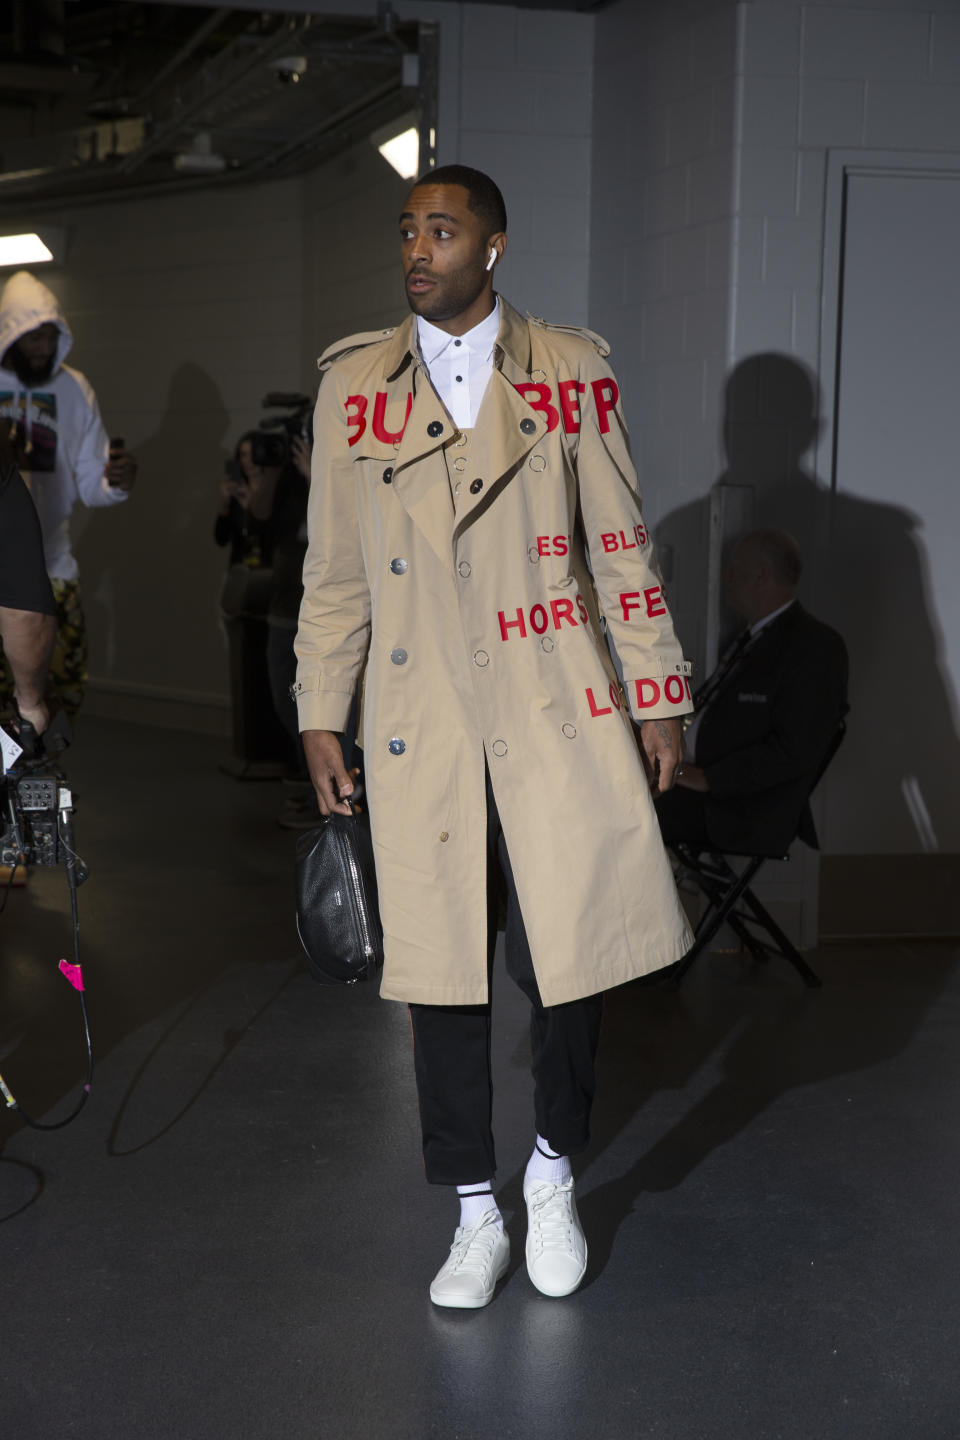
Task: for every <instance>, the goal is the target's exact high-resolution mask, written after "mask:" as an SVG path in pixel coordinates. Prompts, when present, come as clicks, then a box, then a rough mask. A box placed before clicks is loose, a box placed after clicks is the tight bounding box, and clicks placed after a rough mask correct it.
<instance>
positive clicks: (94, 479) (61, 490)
mask: <svg viewBox="0 0 960 1440" xmlns="http://www.w3.org/2000/svg"><path fill="white" fill-rule="evenodd" d="M47 324H52V325H55V326H56V327H57V331H58V336H57V349H56V354H55V356H54V360H53V366H52V369H51V371H50V373H49V374H47V375H46V376H45V377H44V378H43V379H40V378H39V377H38V378H37V381H36V388H33V386H32V385H31V382H30V381H29V380H24V379H23V378H22V377H21V376H20V375H19V374H17V373H16V372H15V371H14V370H12V369H10V368H9V367H8V366H6V365H4V364H3V358H4V356H5V355H6V354H7V351H8V350H9V349H10V346H11V345H13V344H15V343H16V341H17V340H19V339H20V338H21V336H23V335H26V334H27V333H28V332H29V331H31V330H36V329H38V328H39V327H40V326H41V325H47ZM72 345H73V336H72V335H71V333H70V327H69V325H68V324H67V322H66V320H65V318H64V316H63V312H62V311H61V309H60V304H59V301H58V300H57V297H56V296H55V295H54V294H53V292H52V290H48V289H47V287H46V285H44V284H42V283H41V282H40V281H39V280H37V279H36V278H35V276H33V275H31V274H30V272H29V271H28V270H18V271H17V273H16V274H15V275H11V277H10V279H9V280H8V281H7V283H6V285H5V286H4V287H3V293H2V295H0V425H2V426H4V427H5V428H6V432H7V435H8V437H9V439H10V441H11V443H12V444H13V446H14V453H15V456H16V463H17V468H18V469H19V470H20V472H21V474H22V475H23V478H24V479H25V480H26V482H27V485H28V487H29V489H30V493H31V494H32V496H33V502H34V504H35V505H36V507H37V513H38V514H39V516H40V525H41V528H42V530H43V549H44V555H45V557H46V562H47V571H48V573H49V574H50V576H51V578H53V579H58V580H76V579H77V578H78V575H79V569H78V566H77V562H76V559H75V558H74V555H73V552H72V550H71V547H70V512H71V511H72V510H73V507H74V505H75V504H76V503H77V501H78V500H79V501H81V502H82V503H83V504H84V505H117V504H120V503H121V502H122V501H124V500H126V498H127V496H126V492H125V491H123V490H115V489H112V488H111V487H110V486H109V485H108V484H107V481H106V479H105V476H104V470H105V468H106V464H107V459H108V455H109V450H110V440H109V437H108V435H107V432H106V430H105V428H104V425H103V421H102V420H101V419H100V410H99V408H98V406H97V397H96V395H95V394H94V393H93V390H92V388H91V387H90V385H89V384H88V382H87V380H86V379H85V377H84V376H83V375H81V374H80V371H79V370H74V369H72V368H71V367H70V366H69V365H66V364H64V361H65V359H66V357H67V355H68V353H69V351H70V348H71V346H72Z"/></svg>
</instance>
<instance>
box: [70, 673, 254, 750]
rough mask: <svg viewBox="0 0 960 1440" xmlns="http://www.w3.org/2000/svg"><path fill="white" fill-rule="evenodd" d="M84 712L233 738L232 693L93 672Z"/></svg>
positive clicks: (222, 737)
mask: <svg viewBox="0 0 960 1440" xmlns="http://www.w3.org/2000/svg"><path fill="white" fill-rule="evenodd" d="M83 712H84V714H85V715H92V716H96V717H97V718H98V719H101V720H125V721H128V722H129V723H131V724H134V725H159V726H160V727H161V728H162V729H167V730H186V731H189V732H190V733H191V734H193V735H215V736H217V737H218V738H221V739H229V738H230V733H231V720H230V699H229V696H227V695H218V694H216V693H215V692H212V691H211V692H207V691H202V690H177V689H170V688H168V687H167V686H163V685H141V684H138V683H137V682H136V681H133V680H108V679H106V678H103V677H100V676H91V678H90V681H89V683H88V686H87V694H86V698H85V699H84V704H83Z"/></svg>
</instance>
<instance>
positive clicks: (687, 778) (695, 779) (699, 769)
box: [677, 760, 710, 795]
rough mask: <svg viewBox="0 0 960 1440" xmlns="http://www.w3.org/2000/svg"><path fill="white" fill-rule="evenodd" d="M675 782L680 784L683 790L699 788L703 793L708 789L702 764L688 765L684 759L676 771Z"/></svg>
mask: <svg viewBox="0 0 960 1440" xmlns="http://www.w3.org/2000/svg"><path fill="white" fill-rule="evenodd" d="M677 784H678V785H682V786H683V788H684V789H685V790H699V791H700V793H701V795H705V794H706V793H707V791H708V790H709V789H710V786H709V785H708V784H707V772H706V771H705V770H704V768H703V766H702V765H688V764H687V762H686V760H684V762H683V764H682V765H681V767H680V769H679V770H678V771H677Z"/></svg>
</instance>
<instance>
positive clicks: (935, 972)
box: [0, 721, 960, 1440]
mask: <svg viewBox="0 0 960 1440" xmlns="http://www.w3.org/2000/svg"><path fill="white" fill-rule="evenodd" d="M219 758H221V749H220V747H219V746H218V745H217V743H216V742H214V741H210V740H202V739H200V740H198V739H193V738H189V737H186V736H182V735H176V734H171V733H169V732H164V731H160V730H149V729H145V728H141V727H135V726H131V725H120V724H106V723H102V722H93V721H88V722H85V723H84V724H83V725H82V726H81V729H80V734H79V738H78V741H77V743H76V745H75V746H74V748H73V750H72V751H71V752H70V753H69V754H68V757H67V759H68V768H69V773H70V776H71V779H72V781H73V782H74V785H75V788H76V790H77V792H78V795H79V806H80V809H79V814H78V819H77V831H78V839H79V842H80V849H81V851H82V852H83V854H84V855H85V857H86V859H87V860H88V862H89V864H90V866H91V872H92V873H91V878H90V880H89V882H88V884H87V885H86V886H85V887H84V889H83V890H82V891H81V894H80V905H81V926H82V936H83V961H84V966H85V973H86V977H87V984H88V987H89V1003H90V1012H91V1019H92V1023H93V1027H94V1037H95V1046H96V1058H97V1069H96V1074H95V1082H94V1088H93V1092H92V1097H91V1100H90V1103H89V1104H88V1106H87V1108H86V1110H85V1111H84V1113H83V1114H82V1115H81V1117H80V1118H79V1119H78V1120H77V1121H76V1122H75V1123H74V1124H73V1125H71V1126H70V1127H69V1128H67V1129H65V1130H63V1131H60V1132H56V1133H53V1134H39V1133H37V1132H34V1131H30V1130H26V1129H23V1128H21V1126H20V1123H19V1121H18V1119H17V1117H16V1116H15V1115H13V1114H12V1113H10V1112H7V1113H6V1114H4V1115H2V1116H0V1146H2V1148H0V1286H2V1294H3V1297H4V1301H5V1303H4V1308H3V1318H4V1323H3V1328H2V1335H0V1436H2V1437H4V1440H11V1437H16V1440H53V1437H58V1440H59V1437H70V1440H173V1437H185V1440H275V1437H284V1440H361V1437H362V1440H368V1437H377V1440H434V1437H436V1440H455V1437H457V1440H459V1437H463V1440H501V1437H521V1436H522V1437H531V1440H540V1437H544V1440H546V1437H551V1440H580V1437H583V1440H588V1437H589V1440H607V1437H609V1440H625V1437H643V1440H648V1437H649V1440H717V1437H733V1440H740V1437H744V1440H813V1437H816V1440H832V1437H845V1440H851V1437H852V1440H956V1437H957V1436H958V1435H960V1383H958V1380H957V1377H956V1344H957V1334H958V1322H960V1299H958V1285H957V1279H956V1277H957V1274H958V1269H960V1263H958V1262H960V1227H958V1226H957V1223H956V1209H957V1202H956V1194H957V1188H958V1183H957V1182H958V1160H960V1139H958V1125H957V1119H956V1117H957V1113H958V1109H960V1104H958V1102H960V1077H958V1063H957V1040H958V1035H960V967H958V963H957V962H958V959H960V953H958V948H957V947H949V946H945V945H940V946H936V945H929V946H926V947H922V948H921V947H915V948H910V947H907V946H897V947H889V948H880V947H872V948H863V949H844V950H840V949H829V950H824V951H822V952H821V953H820V954H818V955H817V956H816V957H815V959H814V963H815V964H816V966H817V967H818V969H819V970H820V972H821V973H822V975H823V978H824V980H825V982H826V983H825V985H824V988H823V989H822V990H821V991H819V992H810V991H806V990H804V989H803V987H802V986H801V985H800V984H799V983H798V981H797V979H796V977H795V976H794V974H793V972H792V971H790V970H789V969H788V968H787V967H786V966H782V967H781V966H780V964H779V963H777V964H773V965H770V966H768V967H765V968H764V969H763V970H757V969H756V968H754V967H752V966H750V965H747V964H745V963H743V962H741V961H740V959H739V958H737V957H733V956H721V957H717V958H714V959H711V960H710V961H709V962H707V963H704V962H701V963H700V965H699V966H698V968H697V969H696V970H695V971H694V973H693V975H692V976H691V978H690V980H689V981H688V983H687V985H686V986H685V988H684V989H683V990H682V991H681V992H680V993H679V994H670V993H667V992H664V991H662V990H659V989H656V988H652V987H649V986H643V985H641V986H628V987H624V988H623V989H621V990H619V991H617V992H614V993H613V994H612V995H611V996H610V997H609V1000H608V1005H607V1013H606V1020H605V1030H604V1038H603V1051H602V1074H601V1095H600V1099H599V1102H598V1107H597V1111H596V1123H595V1136H594V1141H593V1144H592V1147H591V1150H590V1152H589V1154H588V1155H587V1156H586V1157H584V1160H583V1161H582V1162H581V1164H580V1167H579V1184H578V1194H579V1197H580V1209H581V1214H582V1217H583V1221H584V1225H585V1228H586V1230H587V1234H588V1238H589V1242H590V1251H591V1260H590V1267H589V1270H588V1275H587V1280H586V1282H585V1284H584V1286H583V1288H582V1289H581V1291H580V1292H579V1293H578V1294H577V1295H575V1296H573V1297H570V1298H568V1299H566V1300H562V1301H551V1300H547V1299H545V1298H543V1297H542V1296H540V1295H538V1294H537V1292H535V1291H534V1290H533V1289H532V1288H531V1286H530V1284H529V1282H528V1280H527V1278H526V1274H525V1271H524V1269H523V1230H524V1226H523V1214H522V1200H521V1195H520V1181H521V1175H522V1169H523V1164H524V1161H525V1158H526V1154H527V1151H528V1148H529V1145H530V1141H531V1138H532V1137H531V1107H530V1084H529V1079H528V1075H527V1068H526V1065H527V1055H526V1042H525V1016H524V1009H523V1002H522V1000H521V997H520V996H519V994H518V993H516V992H515V991H514V990H513V987H512V986H511V984H510V982H509V980H507V979H506V978H505V976H502V975H499V976H498V980H499V981H500V984H499V988H498V991H497V998H496V1006H497V1011H498V1024H497V1047H496V1055H495V1062H496V1066H497V1073H498V1092H497V1111H496V1126H497V1133H498V1143H499V1151H500V1167H501V1168H500V1173H499V1177H498V1178H499V1184H500V1187H501V1189H500V1195H501V1202H502V1205H503V1209H504V1213H505V1215H506V1217H507V1224H508V1230H509V1232H510V1235H511V1239H512V1242H513V1250H514V1255H513V1263H512V1266H511V1272H510V1274H509V1277H508V1279H507V1281H506V1283H505V1284H504V1285H503V1286H502V1287H501V1288H500V1290H499V1291H498V1294H497V1296H496V1299H495V1300H494V1302H493V1304H492V1305H491V1306H490V1307H489V1308H488V1309H487V1310H485V1311H482V1312H476V1313H469V1312H464V1313H457V1312H444V1311H439V1310H437V1309H435V1308H434V1307H433V1306H432V1305H431V1304H430V1301H429V1299H428V1298H427V1286H428V1284H429V1281H430V1279H431V1277H432V1275H433V1273H434V1271H435V1270H436V1268H437V1267H438V1266H439V1264H440V1262H441V1260H442V1258H443V1255H444V1253H445V1250H446V1247H447V1245H448V1244H449V1240H450V1238H451V1236H452V1230H453V1226H454V1224H455V1215H456V1207H455V1203H454V1202H453V1201H452V1199H451V1197H450V1196H449V1195H448V1194H447V1192H445V1191H444V1190H441V1189H436V1188H430V1187H427V1186H426V1185H425V1184H424V1183H423V1179H422V1173H421V1168H420V1160H419V1153H418V1137H417V1123H416V1105H415V1094H414V1087H413V1080H412V1075H411V1067H410V1058H409V1035H408V1024H407V1017H406V1014H405V1011H404V1010H403V1008H402V1007H400V1006H397V1005H393V1004H389V1003H387V1002H384V1001H381V1000H380V999H379V998H378V996H377V994H376V990H375V989H374V988H369V987H368V988H358V989H356V990H351V991H346V990H336V989H325V988H321V987H318V986H316V985H315V984H313V982H311V980H310V979H309V978H308V977H307V976H306V974H305V973H304V971H303V970H302V969H301V967H300V964H299V960H298V956H297V945H296V939H295V935H294V931H293V925H292V905H293V902H292V847H293V840H292V838H291V837H290V836H289V835H287V834H285V833H283V832H281V831H280V830H278V829H277V828H276V826H275V824H274V818H273V817H274V814H275V812H276V810H277V809H278V808H279V805H280V803H281V800H282V798H283V797H282V794H281V791H280V787H279V786H276V785H243V784H238V783H237V782H235V781H232V780H229V779H227V778H226V777H224V776H222V775H220V774H219V773H218V772H217V768H216V765H217V760H218V759H219ZM68 934H69V927H68V906H67V892H66V885H65V882H64V877H63V874H62V872H60V871H55V872H37V873H36V874H35V875H34V877H33V879H32V881H31V884H30V886H29V888H28V889H27V890H26V891H25V892H14V893H13V894H12V895H11V897H10V901H9V904H8V906H7V910H6V913H5V914H4V915H2V916H0V950H2V956H3V959H2V962H0V1069H2V1071H3V1074H4V1075H5V1077H6V1078H7V1080H8V1082H9V1083H10V1084H11V1085H12V1086H13V1088H14V1090H15V1091H16V1093H17V1095H18V1097H19V1098H20V1099H21V1100H22V1102H23V1104H24V1105H25V1106H26V1107H27V1108H28V1109H31V1108H32V1109H33V1110H34V1111H35V1112H36V1113H37V1114H46V1118H48V1119H49V1118H56V1117H57V1116H58V1115H60V1114H65V1113H67V1110H68V1108H69V1106H70V1104H71V1101H72V1099H73V1098H74V1097H75V1095H76V1093H77V1086H78V1082H79V1081H80V1079H81V1078H82V1072H83V1063H82V1062H83V1056H82V1043H81V1034H80V1029H79V1016H78V1014H77V1007H76V1002H75V1000H74V998H73V993H72V991H71V990H70V989H69V987H68V986H67V985H66V983H65V982H64V981H63V980H62V979H61V977H60V976H59V975H58V974H57V970H56V963H57V961H58V959H59V958H60V957H61V956H62V955H64V954H67V953H68Z"/></svg>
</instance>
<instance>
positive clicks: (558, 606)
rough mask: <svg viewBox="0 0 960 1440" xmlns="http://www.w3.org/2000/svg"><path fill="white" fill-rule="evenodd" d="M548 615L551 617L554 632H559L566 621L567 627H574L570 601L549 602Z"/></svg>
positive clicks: (574, 622) (571, 602) (574, 621)
mask: <svg viewBox="0 0 960 1440" xmlns="http://www.w3.org/2000/svg"><path fill="white" fill-rule="evenodd" d="M550 613H551V615H552V616H553V628H554V630H559V629H560V626H561V624H562V622H563V621H564V620H566V622H567V624H568V625H574V626H575V625H576V623H577V622H576V620H575V619H574V616H573V601H572V600H551V601H550Z"/></svg>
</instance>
